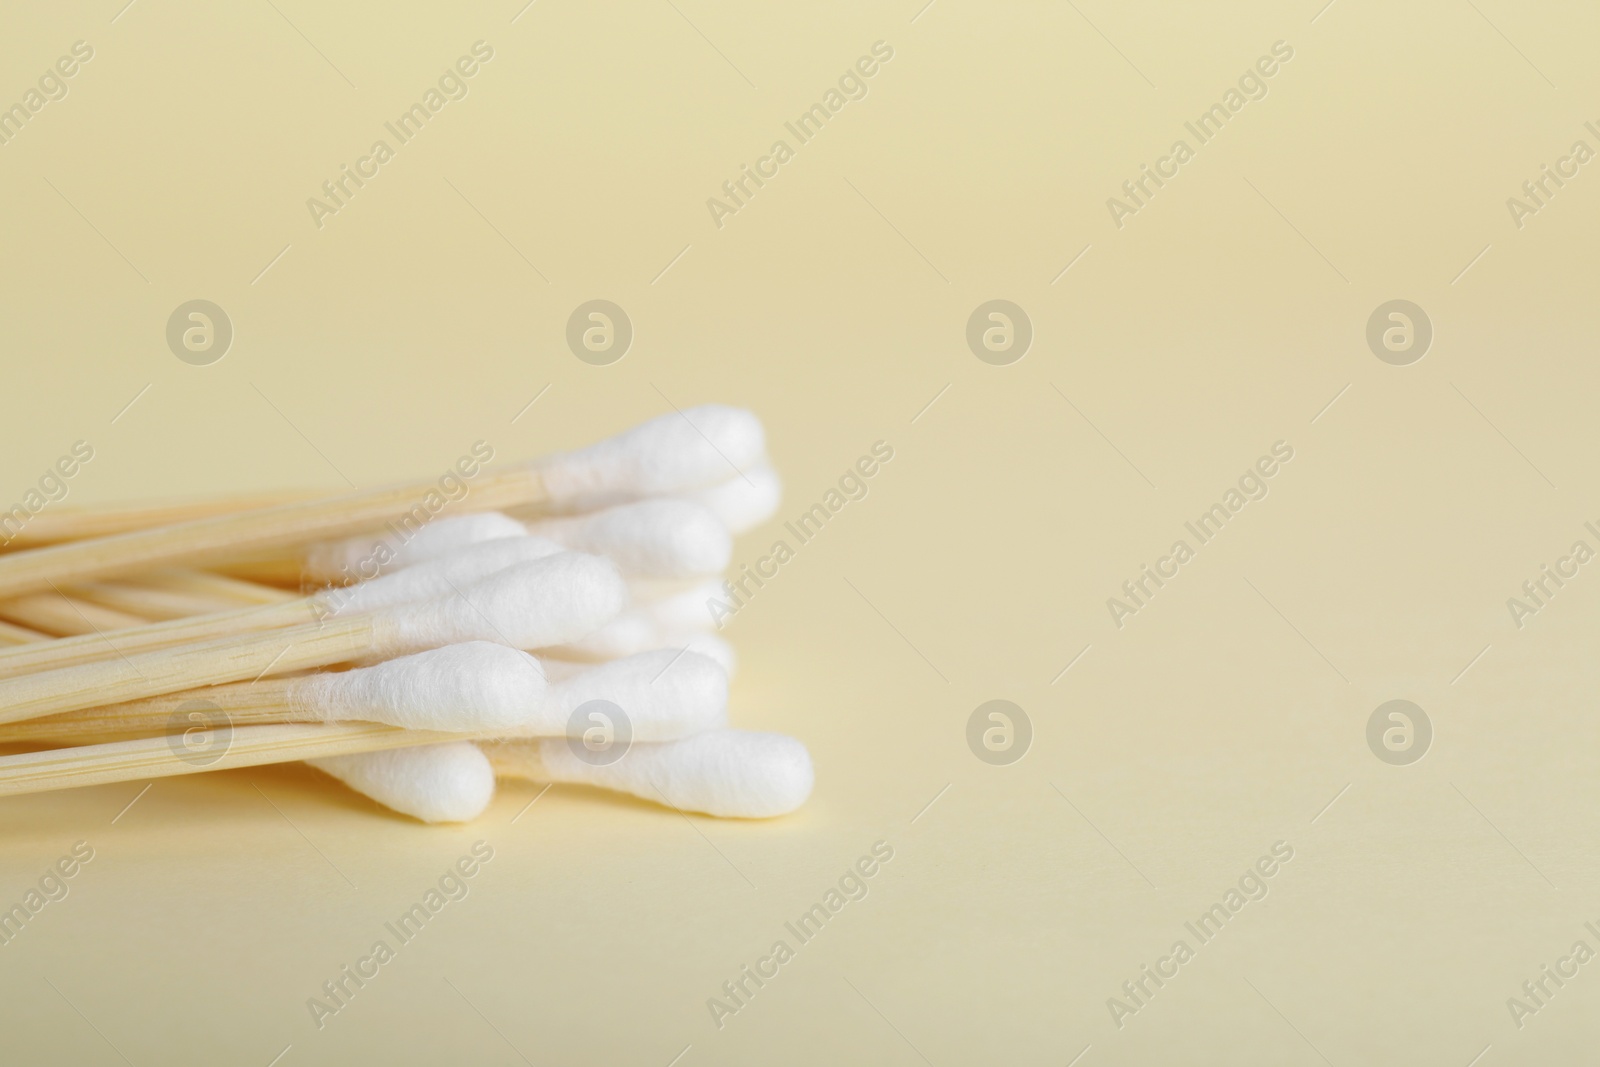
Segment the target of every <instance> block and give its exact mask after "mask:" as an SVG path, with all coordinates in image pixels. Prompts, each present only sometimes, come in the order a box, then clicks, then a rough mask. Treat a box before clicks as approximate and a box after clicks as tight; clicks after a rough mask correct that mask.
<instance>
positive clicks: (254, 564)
mask: <svg viewBox="0 0 1600 1067" xmlns="http://www.w3.org/2000/svg"><path fill="white" fill-rule="evenodd" d="M217 569H218V570H219V571H222V572H223V573H224V574H226V575H227V576H228V577H230V578H232V579H233V580H234V581H239V582H249V583H250V584H252V585H256V586H263V587H266V588H277V589H296V588H299V587H300V585H301V584H302V583H303V581H304V579H305V559H304V558H303V556H302V555H301V553H300V552H299V551H295V550H289V551H286V552H280V553H277V554H275V555H271V556H268V555H257V556H251V557H250V558H249V559H230V560H227V561H225V562H222V563H219V564H217Z"/></svg>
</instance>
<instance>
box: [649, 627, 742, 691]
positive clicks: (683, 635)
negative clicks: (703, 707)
mask: <svg viewBox="0 0 1600 1067" xmlns="http://www.w3.org/2000/svg"><path fill="white" fill-rule="evenodd" d="M660 637H661V638H662V639H663V640H664V642H665V643H664V644H663V645H662V646H661V647H663V648H686V649H688V650H689V651H690V652H693V653H694V654H695V655H697V656H704V657H706V658H707V659H709V660H712V661H714V662H715V663H716V665H717V666H719V667H721V668H722V673H723V674H725V675H727V676H728V677H729V678H730V679H731V678H732V677H733V675H734V672H735V671H737V670H738V668H739V654H738V653H737V652H735V651H734V650H733V646H732V645H730V644H729V643H728V642H726V641H724V640H723V639H722V638H720V637H718V636H717V635H716V634H708V633H701V632H700V631H698V630H683V631H678V630H664V631H662V633H661V634H660Z"/></svg>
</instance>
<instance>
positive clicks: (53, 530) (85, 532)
mask: <svg viewBox="0 0 1600 1067" xmlns="http://www.w3.org/2000/svg"><path fill="white" fill-rule="evenodd" d="M332 495H333V494H332V493H326V492H324V493H316V492H310V491H307V490H300V491H295V492H283V493H249V494H239V495H235V496H220V497H207V498H205V499H203V500H175V501H170V502H167V503H161V504H109V505H105V506H102V507H84V508H51V509H50V510H48V511H45V512H43V513H42V514H39V515H35V516H33V517H32V518H31V519H29V520H28V524H27V525H26V526H24V527H23V528H22V529H21V530H18V531H17V532H16V533H15V534H13V535H12V537H11V539H10V540H9V541H7V542H6V543H5V545H4V546H3V547H4V548H5V549H6V550H9V551H17V550H20V549H25V548H38V547H39V546H41V545H53V544H59V543H61V542H62V541H81V540H83V539H84V538H86V537H106V536H109V535H110V534H119V533H127V532H128V531H129V530H145V529H149V528H150V527H152V526H171V525H172V524H173V523H175V522H188V521H189V520H191V519H204V518H209V517H210V516H213V515H232V514H235V513H236V512H240V511H252V510H254V509H256V508H267V507H273V506H274V505H277V504H288V503H291V502H294V501H300V500H310V499H315V498H317V497H327V496H332Z"/></svg>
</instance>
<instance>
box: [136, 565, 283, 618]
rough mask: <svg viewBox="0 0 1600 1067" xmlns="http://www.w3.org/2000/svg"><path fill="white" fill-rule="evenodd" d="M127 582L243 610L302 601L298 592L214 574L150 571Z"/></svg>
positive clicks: (207, 572)
mask: <svg viewBox="0 0 1600 1067" xmlns="http://www.w3.org/2000/svg"><path fill="white" fill-rule="evenodd" d="M127 581H128V583H129V584H132V585H137V586H141V587H143V588H146V589H170V590H172V591H174V592H178V593H193V594H194V595H195V596H204V597H210V598H211V599H213V600H216V601H218V602H221V603H227V604H231V605H233V606H234V607H239V608H244V607H251V606H260V605H266V604H282V603H284V602H285V601H288V600H296V599H298V597H297V596H296V595H295V594H294V593H290V592H286V591H285V590H282V589H275V588H273V587H272V586H267V585H258V584H257V583H255V582H246V581H242V580H240V579H238V578H230V577H228V576H227V575H225V574H213V573H212V572H210V571H189V570H172V571H146V572H144V573H141V574H133V575H129V576H128V578H127ZM219 610H220V609H219Z"/></svg>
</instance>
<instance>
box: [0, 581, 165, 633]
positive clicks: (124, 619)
mask: <svg viewBox="0 0 1600 1067" xmlns="http://www.w3.org/2000/svg"><path fill="white" fill-rule="evenodd" d="M0 619H4V620H5V621H6V622H13V623H18V624H20V625H22V626H26V627H28V628H29V629H33V630H38V631H40V632H41V633H46V634H49V635H50V636H52V637H77V636H80V635H82V634H89V635H91V636H93V635H96V634H101V633H105V632H107V631H111V630H126V629H128V628H130V627H133V626H143V625H144V624H145V623H146V622H148V621H149V620H148V619H141V618H140V617H139V616H137V615H130V614H128V613H127V612H124V611H117V610H116V609H115V608H107V607H102V606H100V605H99V604H91V603H89V602H88V601H86V600H79V599H77V598H75V597H68V596H66V595H65V594H62V593H58V592H56V591H54V590H51V591H50V592H48V593H29V594H27V595H26V596H19V597H13V598H12V599H10V600H6V601H0Z"/></svg>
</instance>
